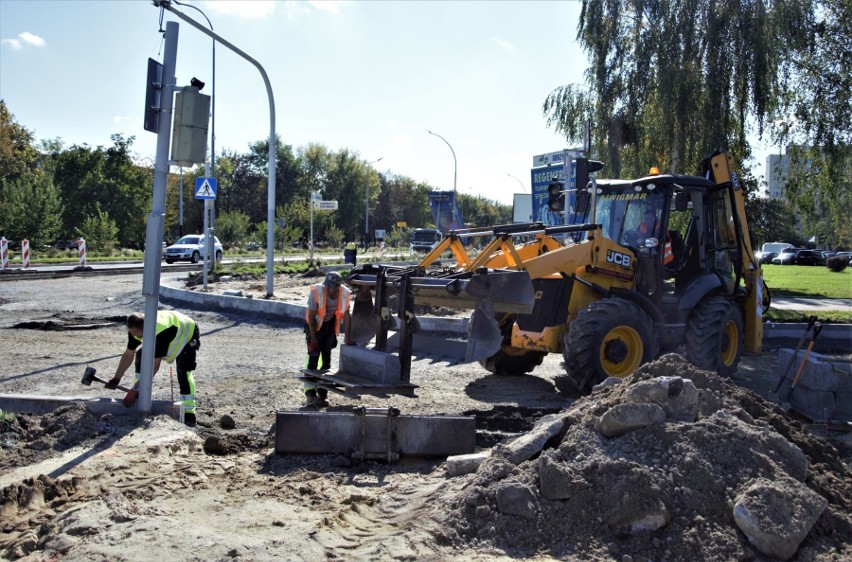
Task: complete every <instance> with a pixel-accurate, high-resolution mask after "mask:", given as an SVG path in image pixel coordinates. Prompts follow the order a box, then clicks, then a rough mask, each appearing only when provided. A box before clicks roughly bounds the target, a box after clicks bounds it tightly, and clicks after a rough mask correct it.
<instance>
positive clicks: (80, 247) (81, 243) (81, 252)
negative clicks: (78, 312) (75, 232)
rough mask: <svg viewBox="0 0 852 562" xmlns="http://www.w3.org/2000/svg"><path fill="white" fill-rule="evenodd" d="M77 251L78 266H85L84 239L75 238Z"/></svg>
mask: <svg viewBox="0 0 852 562" xmlns="http://www.w3.org/2000/svg"><path fill="white" fill-rule="evenodd" d="M77 253H78V254H79V255H80V267H86V241H85V240H83V239H82V238H80V239H79V240H77Z"/></svg>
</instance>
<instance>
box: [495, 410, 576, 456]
mask: <svg viewBox="0 0 852 562" xmlns="http://www.w3.org/2000/svg"><path fill="white" fill-rule="evenodd" d="M563 425H564V422H563V421H562V418H556V419H552V420H550V421H544V422H542V421H540V423H538V424H536V425H535V426H534V427H533V428H532V430H531V431H530V432H529V433H525V434H524V435H521V436H520V437H517V438H515V439H513V440H512V441H510V442H509V443H506V444H501V445H498V446H497V447H494V453H493V454H494V455H499V456H501V457H504V458H505V459H506V460H508V461H509V462H510V463H512V464H520V463H522V462H524V461H525V460H529V459H531V458H533V457H534V456H535V455H537V454H539V453H540V452H541V450H542V449H543V448H544V444H545V443H547V442H548V441H549V440H550V439H551V438H552V437H553V436H555V435H557V434H558V433H559V432H560V431H562V426H563Z"/></svg>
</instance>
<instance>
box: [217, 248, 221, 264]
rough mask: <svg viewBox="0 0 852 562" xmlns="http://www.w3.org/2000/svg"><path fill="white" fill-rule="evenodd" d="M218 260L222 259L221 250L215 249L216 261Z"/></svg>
mask: <svg viewBox="0 0 852 562" xmlns="http://www.w3.org/2000/svg"><path fill="white" fill-rule="evenodd" d="M220 261H222V252H221V251H219V250H217V251H216V262H217V263H218V262H220Z"/></svg>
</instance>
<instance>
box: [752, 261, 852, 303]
mask: <svg viewBox="0 0 852 562" xmlns="http://www.w3.org/2000/svg"><path fill="white" fill-rule="evenodd" d="M761 269H763V278H764V280H765V281H766V285H767V286H768V287H769V290H770V291H771V292H772V296H775V297H813V298H828V299H852V267H847V268H846V269H844V270H843V271H840V272H834V271H831V270H829V269H828V268H827V267H824V266H809V265H764V266H762V267H761Z"/></svg>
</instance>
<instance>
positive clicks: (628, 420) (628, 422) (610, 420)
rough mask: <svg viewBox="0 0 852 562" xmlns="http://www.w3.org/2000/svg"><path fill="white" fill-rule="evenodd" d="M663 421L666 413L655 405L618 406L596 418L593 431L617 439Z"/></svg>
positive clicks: (633, 404) (634, 404)
mask: <svg viewBox="0 0 852 562" xmlns="http://www.w3.org/2000/svg"><path fill="white" fill-rule="evenodd" d="M664 421H666V413H665V412H664V411H663V409H662V408H661V407H660V406H658V405H656V404H646V403H628V404H618V405H616V406H613V407H612V408H610V409H609V410H607V411H606V412H604V414H603V415H602V416H601V417H600V418H598V420H597V421H596V422H595V429H596V430H597V431H598V432H599V433H601V434H602V435H604V436H606V437H618V436H620V435H624V434H625V433H628V432H630V431H634V430H636V429H641V428H643V427H646V426H649V425H651V424H654V423H663V422H664Z"/></svg>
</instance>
